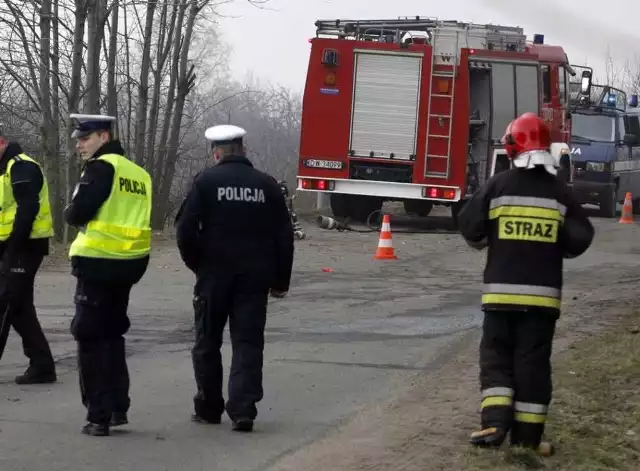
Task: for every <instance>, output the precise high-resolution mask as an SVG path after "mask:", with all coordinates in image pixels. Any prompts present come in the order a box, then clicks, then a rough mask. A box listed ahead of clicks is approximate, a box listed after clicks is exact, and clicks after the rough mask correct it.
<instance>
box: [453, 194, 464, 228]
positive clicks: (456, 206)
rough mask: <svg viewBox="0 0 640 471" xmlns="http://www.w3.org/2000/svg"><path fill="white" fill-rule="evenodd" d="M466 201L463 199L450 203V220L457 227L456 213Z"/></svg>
mask: <svg viewBox="0 0 640 471" xmlns="http://www.w3.org/2000/svg"><path fill="white" fill-rule="evenodd" d="M465 203H466V201H465V200H460V201H458V202H456V203H452V204H451V220H452V221H453V226H454V227H455V228H456V229H457V228H458V213H459V212H460V210H461V209H462V207H463V206H464V204H465Z"/></svg>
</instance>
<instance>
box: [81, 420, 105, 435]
mask: <svg viewBox="0 0 640 471" xmlns="http://www.w3.org/2000/svg"><path fill="white" fill-rule="evenodd" d="M82 433H84V434H85V435H91V436H93V437H108V436H109V424H94V423H93V422H89V423H87V424H86V425H85V426H84V427H82Z"/></svg>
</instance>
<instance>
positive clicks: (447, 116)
mask: <svg viewBox="0 0 640 471" xmlns="http://www.w3.org/2000/svg"><path fill="white" fill-rule="evenodd" d="M429 116H431V117H432V118H447V119H449V118H451V115H450V114H431V115H429Z"/></svg>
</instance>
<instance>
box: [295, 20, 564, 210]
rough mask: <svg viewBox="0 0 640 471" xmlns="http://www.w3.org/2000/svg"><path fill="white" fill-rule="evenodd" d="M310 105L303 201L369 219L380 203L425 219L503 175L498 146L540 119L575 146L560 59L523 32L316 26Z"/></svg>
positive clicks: (372, 24) (429, 25) (422, 23)
mask: <svg viewBox="0 0 640 471" xmlns="http://www.w3.org/2000/svg"><path fill="white" fill-rule="evenodd" d="M316 28H317V31H316V37H315V38H313V39H311V40H310V43H311V54H310V59H309V67H308V73H307V80H306V86H305V92H304V98H303V111H302V134H301V138H300V157H299V168H298V185H297V189H298V190H299V191H314V192H323V193H328V194H329V195H330V201H331V208H332V211H333V214H334V215H335V216H336V217H339V218H344V217H349V218H350V219H353V220H360V221H363V220H366V219H367V217H368V216H369V215H370V214H371V213H372V212H374V211H375V210H378V209H380V208H381V206H382V204H383V202H384V201H385V200H396V201H403V203H404V207H405V210H406V211H407V212H408V213H414V214H418V215H421V216H426V215H428V214H429V212H430V211H431V208H432V207H433V205H434V204H444V205H447V206H451V208H452V215H453V217H454V219H455V216H456V214H457V211H458V210H459V208H460V203H461V202H462V200H464V198H465V197H466V196H468V195H470V194H471V193H473V191H475V190H476V189H477V188H478V186H479V185H481V184H482V183H483V182H484V181H486V180H487V179H488V178H490V177H491V176H492V175H493V174H494V173H495V172H496V171H497V170H498V171H499V170H500V169H504V167H505V165H507V166H508V160H507V159H506V154H505V152H504V149H503V147H502V146H501V144H500V138H501V137H502V136H503V134H504V130H505V128H506V126H507V124H508V123H509V121H511V120H512V119H513V118H514V117H515V116H517V115H519V114H521V113H523V112H526V111H533V112H535V113H538V114H539V115H540V116H542V117H543V118H544V119H545V120H547V122H549V123H550V125H551V127H552V129H553V139H554V140H556V141H558V142H563V143H567V142H569V137H570V135H571V126H570V114H569V111H568V109H569V99H568V93H569V75H575V72H574V71H573V69H572V68H571V66H570V65H569V61H568V60H567V56H566V54H565V52H564V50H563V49H562V48H561V47H558V46H550V45H545V44H544V37H543V36H541V35H535V37H534V40H533V41H527V39H526V36H525V34H524V32H523V30H522V29H521V28H518V27H512V26H498V25H479V24H471V23H461V22H458V21H441V20H437V19H431V18H420V17H415V18H399V19H395V20H358V21H355V20H319V21H317V22H316Z"/></svg>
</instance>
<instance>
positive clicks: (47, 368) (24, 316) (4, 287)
mask: <svg viewBox="0 0 640 471" xmlns="http://www.w3.org/2000/svg"><path fill="white" fill-rule="evenodd" d="M42 259H43V256H42V255H39V254H29V253H27V252H25V253H21V254H17V255H15V256H13V257H10V258H9V261H5V262H3V263H2V267H0V271H1V273H0V358H2V355H3V353H4V349H5V347H6V344H7V338H8V337H9V331H10V329H11V327H13V328H14V329H15V331H16V332H17V333H18V335H20V337H21V338H22V349H23V351H24V354H25V356H26V357H27V358H29V368H30V369H31V370H33V372H34V373H36V374H50V373H55V366H54V361H53V356H52V355H51V349H50V347H49V342H47V339H46V337H45V335H44V332H43V331H42V327H41V325H40V322H39V321H38V316H37V313H36V308H35V306H34V304H33V289H34V283H35V277H36V273H37V272H38V269H39V268H40V264H41V263H42Z"/></svg>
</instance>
